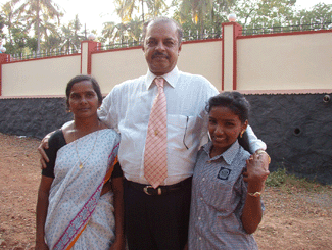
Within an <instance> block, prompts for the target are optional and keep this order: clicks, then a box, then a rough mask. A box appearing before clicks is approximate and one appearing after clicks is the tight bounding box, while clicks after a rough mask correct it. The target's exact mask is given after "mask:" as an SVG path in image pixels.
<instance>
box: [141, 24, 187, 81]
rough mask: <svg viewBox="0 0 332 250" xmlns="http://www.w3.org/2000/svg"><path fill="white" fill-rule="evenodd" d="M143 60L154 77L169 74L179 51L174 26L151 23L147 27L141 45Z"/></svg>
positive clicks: (179, 46)
mask: <svg viewBox="0 0 332 250" xmlns="http://www.w3.org/2000/svg"><path fill="white" fill-rule="evenodd" d="M143 51H144V54H145V59H146V61H147V63H148V65H149V69H150V71H151V72H152V73H154V74H155V75H163V74H165V73H168V72H171V71H172V70H173V69H174V67H175V66H176V63H177V61H178V56H179V53H180V51H181V45H179V40H178V33H177V29H176V24H175V23H173V22H165V21H160V22H152V23H150V24H149V25H148V27H147V31H146V36H145V39H144V44H143Z"/></svg>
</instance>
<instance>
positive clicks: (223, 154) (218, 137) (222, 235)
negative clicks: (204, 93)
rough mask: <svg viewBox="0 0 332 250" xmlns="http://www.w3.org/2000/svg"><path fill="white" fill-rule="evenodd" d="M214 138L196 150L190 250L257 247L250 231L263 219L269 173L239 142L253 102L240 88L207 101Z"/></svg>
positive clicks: (210, 131) (211, 131) (210, 133)
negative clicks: (262, 199) (263, 199)
mask: <svg viewBox="0 0 332 250" xmlns="http://www.w3.org/2000/svg"><path fill="white" fill-rule="evenodd" d="M207 111H208V113H209V121H208V131H209V135H210V138H211V141H210V142H209V143H207V144H206V145H204V146H203V147H202V148H201V150H200V151H199V153H198V155H197V161H196V164H195V168H194V175H193V187H192V197H191V208H190V209H191V210H190V225H189V249H190V250H192V249H197V250H200V249H257V245H256V242H255V240H254V238H253V236H252V235H251V234H252V233H253V232H255V230H256V229H257V226H258V224H259V222H260V220H261V216H262V208H261V205H262V204H261V202H260V192H261V191H262V190H263V187H264V184H265V180H266V178H267V176H268V174H269V173H270V172H269V171H268V170H267V169H265V168H264V165H262V164H261V163H260V161H259V160H260V159H259V154H263V153H264V152H265V151H262V152H259V150H257V151H258V153H257V152H256V153H255V154H254V155H253V156H252V158H251V159H249V157H250V154H249V153H248V152H247V151H245V150H244V149H243V148H242V147H241V146H240V145H239V143H238V137H241V136H242V135H243V133H244V131H245V130H246V128H247V125H248V111H249V103H248V102H247V100H246V99H245V98H244V97H243V96H242V95H241V94H240V93H238V92H223V93H222V94H220V95H218V96H215V97H212V98H210V100H209V103H208V106H207Z"/></svg>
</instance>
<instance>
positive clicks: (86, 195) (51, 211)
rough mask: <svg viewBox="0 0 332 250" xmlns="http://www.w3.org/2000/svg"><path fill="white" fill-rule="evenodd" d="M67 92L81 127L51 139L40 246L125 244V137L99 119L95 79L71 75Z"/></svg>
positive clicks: (43, 181)
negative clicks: (120, 152) (121, 150)
mask: <svg viewBox="0 0 332 250" xmlns="http://www.w3.org/2000/svg"><path fill="white" fill-rule="evenodd" d="M66 97H67V108H68V109H69V110H70V111H71V112H73V113H74V120H75V126H74V129H73V130H70V129H62V130H59V131H57V132H55V133H54V134H53V135H52V136H51V138H50V140H49V148H48V150H47V151H46V153H47V155H48V157H49V159H50V161H49V162H48V164H47V168H46V169H43V172H42V179H41V183H40V188H39V193H38V203H37V234H36V235H37V236H36V249H39V250H40V249H81V250H84V249H96V250H97V249H98V250H99V249H124V247H125V238H124V232H123V231H124V229H123V228H124V222H123V220H124V219H123V217H124V211H123V210H124V207H123V206H124V205H123V174H122V172H121V169H119V165H118V164H115V163H116V155H117V149H118V145H119V141H120V137H119V135H118V134H117V133H116V132H115V131H113V130H111V129H107V128H106V126H105V125H104V124H102V123H101V122H100V121H99V119H98V116H97V109H98V107H99V106H100V105H101V102H102V95H101V92H100V88H99V85H98V83H97V82H96V81H95V80H94V79H93V78H91V77H90V76H87V75H79V76H77V77H75V78H73V79H71V80H70V81H69V83H68V84H67V88H66ZM112 170H113V171H112ZM109 180H110V181H109Z"/></svg>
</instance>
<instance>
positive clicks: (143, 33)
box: [142, 16, 183, 46]
mask: <svg viewBox="0 0 332 250" xmlns="http://www.w3.org/2000/svg"><path fill="white" fill-rule="evenodd" d="M152 22H173V23H174V24H175V25H176V28H177V33H178V40H179V46H180V45H181V42H182V37H183V31H182V28H181V25H180V23H179V22H177V21H176V20H174V19H173V18H169V17H164V16H161V17H155V18H152V19H150V20H149V21H146V22H145V23H144V24H143V32H142V45H144V41H145V36H146V32H147V28H148V26H149V24H150V23H152Z"/></svg>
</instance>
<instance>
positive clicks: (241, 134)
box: [240, 130, 245, 138]
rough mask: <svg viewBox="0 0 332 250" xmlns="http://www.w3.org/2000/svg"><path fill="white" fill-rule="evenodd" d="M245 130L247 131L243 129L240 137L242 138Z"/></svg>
mask: <svg viewBox="0 0 332 250" xmlns="http://www.w3.org/2000/svg"><path fill="white" fill-rule="evenodd" d="M244 132H245V130H242V132H241V134H240V138H242V136H243V134H244Z"/></svg>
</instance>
